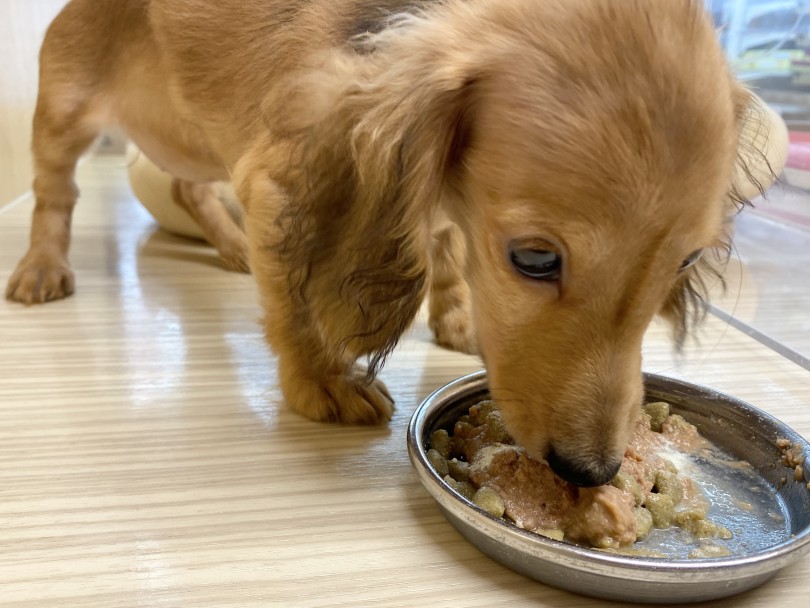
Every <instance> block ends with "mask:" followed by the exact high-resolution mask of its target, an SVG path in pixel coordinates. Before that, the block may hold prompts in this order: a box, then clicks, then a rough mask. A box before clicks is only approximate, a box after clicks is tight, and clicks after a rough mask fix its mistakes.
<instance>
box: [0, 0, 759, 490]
mask: <svg viewBox="0 0 810 608" xmlns="http://www.w3.org/2000/svg"><path fill="white" fill-rule="evenodd" d="M748 100H749V97H748V95H747V94H746V93H745V91H744V90H743V89H742V88H741V87H739V86H738V85H737V84H736V83H735V81H734V79H733V77H732V76H731V75H730V73H729V69H728V67H727V65H726V61H725V59H724V56H723V53H722V51H721V48H720V47H719V45H718V43H717V41H716V38H715V32H714V30H713V27H712V24H711V23H710V20H709V19H708V18H707V16H706V15H705V14H704V10H703V6H702V3H701V2H700V1H699V0H444V1H440V0H382V1H379V0H378V1H371V0H216V1H215V0H73V1H72V2H71V3H70V4H69V5H68V6H67V7H66V8H65V10H64V11H63V12H62V14H61V15H60V16H59V17H58V18H57V19H56V21H55V22H54V24H53V25H52V27H51V29H50V31H49V32H48V35H47V38H46V40H45V43H44V46H43V50H42V68H41V84H40V97H39V103H38V107H37V112H36V119H35V124H34V142H33V146H34V154H35V158H36V181H35V185H34V189H35V194H36V208H35V210H34V216H33V228H32V236H31V248H30V250H29V251H28V253H27V254H26V256H25V257H24V258H23V260H22V261H21V262H20V264H19V266H18V268H17V270H16V271H15V273H14V275H13V276H12V278H11V280H10V283H9V287H8V292H7V295H8V297H9V298H11V299H14V300H19V301H22V302H28V303H31V302H40V301H45V300H51V299H56V298H61V297H64V296H67V295H69V294H70V293H71V292H72V290H73V278H72V273H71V271H70V269H69V266H68V262H67V250H68V242H69V228H70V217H71V212H72V208H73V206H74V203H75V201H76V196H77V190H76V187H75V185H74V182H73V173H74V167H75V165H76V160H77V158H78V157H79V155H80V154H81V153H82V151H83V150H85V149H86V148H87V146H88V145H89V144H90V143H91V141H92V140H93V139H94V138H95V137H96V135H97V134H98V133H99V131H100V130H101V129H102V128H103V127H105V126H107V125H108V124H111V123H116V124H119V125H120V126H121V127H123V129H124V130H125V131H126V132H127V133H128V134H129V136H130V137H131V138H132V139H133V140H134V141H135V142H136V143H137V144H138V145H139V147H140V148H141V149H142V150H143V151H144V153H146V154H147V156H149V157H150V158H151V159H152V160H153V161H155V162H156V163H157V164H159V165H161V166H162V167H164V168H165V169H167V170H168V171H169V172H171V173H172V174H174V175H176V176H177V177H179V178H182V179H183V180H186V181H188V182H191V183H196V184H205V183H207V182H210V181H211V180H221V179H232V180H233V183H234V185H235V187H236V189H237V192H238V194H239V196H240V198H241V200H242V202H243V204H244V206H245V212H246V230H247V243H248V247H249V260H250V267H251V270H252V271H253V273H254V275H255V277H256V280H257V282H258V284H259V287H260V291H261V295H262V300H263V305H264V307H265V311H266V318H265V324H266V332H267V338H268V340H269V342H270V345H271V346H272V348H273V349H274V350H275V351H276V353H278V356H279V377H280V384H281V387H282V389H283V392H284V395H285V397H286V400H287V402H288V404H289V405H290V406H291V407H292V408H293V409H294V410H296V411H297V412H300V413H301V414H303V415H305V416H309V417H310V418H313V419H316V420H338V421H343V422H366V423H368V422H371V423H373V422H377V421H381V420H384V419H387V418H388V417H389V416H390V414H391V408H392V402H391V398H390V396H389V395H388V393H387V391H386V389H385V387H384V386H383V384H382V383H381V382H379V381H378V380H376V379H375V378H374V372H376V371H377V369H378V368H379V366H380V365H381V364H382V362H383V360H384V358H385V356H386V355H387V354H388V353H389V352H390V351H391V349H392V348H393V347H394V345H395V344H396V342H397V340H398V338H399V337H400V335H401V334H402V333H403V331H405V329H406V328H407V327H408V325H409V324H410V323H411V321H412V319H413V318H414V315H415V314H416V312H417V310H418V308H419V306H420V303H421V302H422V300H423V298H424V296H425V295H426V294H427V293H428V292H429V293H430V297H431V299H432V302H431V307H430V326H431V328H432V329H433V331H434V333H435V335H436V337H437V340H438V341H439V342H440V343H442V344H445V345H448V346H451V347H455V348H459V349H462V350H468V351H470V350H474V349H477V350H478V351H479V352H480V353H481V355H482V357H483V359H484V362H485V364H486V367H487V369H488V372H489V378H490V382H491V387H492V392H493V394H494V396H495V398H496V399H497V400H498V401H499V403H500V406H501V409H502V411H503V416H504V420H505V421H506V424H507V427H508V429H509V430H510V431H511V433H512V434H513V435H514V437H515V438H516V439H517V440H518V442H519V443H521V444H522V445H523V446H525V447H526V448H527V449H528V450H529V451H530V452H531V453H532V454H534V455H536V456H539V457H544V456H546V457H548V459H549V461H550V462H551V464H552V466H553V467H554V468H555V470H557V471H558V473H560V474H561V475H562V476H563V477H566V478H567V479H569V480H572V481H574V482H576V483H580V484H584V485H590V484H598V483H603V482H606V481H607V480H609V479H610V478H611V477H612V476H613V475H614V473H615V472H616V470H617V468H618V466H619V461H620V458H621V456H622V453H623V451H624V448H625V445H626V443H627V441H628V438H629V435H630V431H631V429H632V427H633V425H634V423H635V421H636V419H637V418H638V416H639V405H640V402H641V400H642V393H643V387H642V376H641V341H642V336H643V335H644V332H645V330H646V328H647V326H648V324H649V323H650V321H651V320H652V319H653V317H654V316H655V315H657V314H663V315H665V316H667V317H669V318H670V319H672V320H673V322H674V325H675V327H676V334H677V335H678V336H680V335H682V333H683V331H684V330H685V329H686V327H687V325H688V320H689V319H690V315H691V314H692V312H690V311H691V310H692V307H691V306H690V304H693V303H694V301H695V300H696V297H697V296H696V295H695V287H694V286H695V281H694V279H695V275H694V273H695V269H694V268H692V266H693V265H694V263H695V262H696V261H697V260H698V258H699V257H700V254H701V252H702V251H703V250H705V249H707V248H711V247H713V246H715V245H716V244H717V243H718V242H719V241H720V240H722V238H723V232H724V218H725V217H726V215H727V212H728V211H729V207H731V205H730V198H731V197H730V196H729V190H730V184H731V176H732V170H733V167H734V164H735V157H736V155H737V151H738V148H739V142H738V141H737V140H738V135H737V134H738V129H739V125H740V121H741V120H742V117H743V116H744V114H745V112H746V111H747V110H746V107H747V105H748ZM198 198H203V199H204V198H205V196H202V197H190V199H191V200H196V199H198ZM197 212H198V214H199V213H203V215H204V211H200V210H197ZM208 224H209V226H208V229H209V230H211V231H217V230H220V232H221V234H220V235H219V236H220V237H221V239H220V240H221V246H220V250H221V251H224V252H226V253H225V255H226V257H227V256H228V255H230V256H232V257H233V259H235V260H239V259H243V258H244V249H245V243H243V242H242V241H241V237H240V236H235V235H234V233H233V232H232V231H231V230H230V228H228V229H219V228H218V227H217V225H218V221H217V220H216V219H214V220H212V221H209V222H208ZM228 251H230V253H228ZM366 356H368V357H369V358H370V360H369V367H368V369H366V368H361V367H360V366H359V365H358V364H357V361H358V360H359V359H361V358H363V357H366Z"/></svg>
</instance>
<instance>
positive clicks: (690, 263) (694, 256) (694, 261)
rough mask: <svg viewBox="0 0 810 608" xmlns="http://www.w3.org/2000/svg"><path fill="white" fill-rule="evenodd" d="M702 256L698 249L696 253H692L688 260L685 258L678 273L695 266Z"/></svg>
mask: <svg viewBox="0 0 810 608" xmlns="http://www.w3.org/2000/svg"><path fill="white" fill-rule="evenodd" d="M702 255H703V250H702V249H698V250H697V251H695V252H694V253H692V255H690V256H689V257H688V258H686V259H685V260H684V261H683V264H681V267H680V269H679V270H680V272H683V271H684V270H686V269H687V268H690V267H692V266H694V265H695V264H697V261H698V260H699V259H700V256H702Z"/></svg>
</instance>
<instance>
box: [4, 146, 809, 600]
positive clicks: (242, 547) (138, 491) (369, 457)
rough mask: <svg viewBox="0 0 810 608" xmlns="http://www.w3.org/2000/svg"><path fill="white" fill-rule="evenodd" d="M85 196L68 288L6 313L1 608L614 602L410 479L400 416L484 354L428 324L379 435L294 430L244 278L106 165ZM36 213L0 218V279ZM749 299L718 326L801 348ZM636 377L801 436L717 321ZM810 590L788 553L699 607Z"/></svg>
mask: <svg viewBox="0 0 810 608" xmlns="http://www.w3.org/2000/svg"><path fill="white" fill-rule="evenodd" d="M79 181H80V185H81V187H82V189H83V198H82V200H81V202H80V204H79V206H78V208H77V212H76V217H75V222H74V223H75V230H74V241H73V249H72V255H71V259H72V263H73V267H74V269H75V270H76V275H77V282H78V292H77V294H76V295H75V296H74V297H72V298H70V299H68V300H65V301H63V302H58V303H52V304H48V305H46V306H39V307H31V308H25V307H22V306H19V305H15V304H11V303H8V302H0V344H2V348H0V605H2V606H3V607H4V608H23V607H25V608H44V607H51V606H55V607H60V608H61V607H73V606H81V607H93V608H118V607H133V608H135V607H139V608H143V607H147V608H150V607H177V608H191V607H195V608H198V607H199V608H231V607H237V606H238V607H262V608H266V607H269V606H291V607H299V606H301V607H319V606H346V607H366V606H377V607H386V608H387V607H393V606H406V607H419V608H423V607H425V606H438V607H448V608H449V607H451V606H452V607H459V606H469V607H482V608H483V607H486V608H491V607H493V606H510V607H519V606H533V607H537V606H546V607H549V608H561V607H563V606H565V607H566V608H568V607H572V608H573V607H577V606H583V607H584V606H603V605H604V606H615V604H607V603H602V602H599V601H595V600H589V599H586V598H582V597H579V596H576V595H572V594H569V593H565V592H561V591H558V590H555V589H553V588H550V587H546V586H544V585H541V584H539V583H536V582H534V581H531V580H529V579H526V578H524V577H522V576H520V575H517V574H515V573H513V572H511V571H509V570H507V569H505V568H503V567H501V566H499V565H498V564H497V563H495V562H492V561H490V560H489V559H488V558H486V557H484V556H482V555H481V554H480V553H478V551H477V550H476V549H474V548H473V547H472V546H470V545H469V544H468V543H467V542H466V541H464V540H463V539H462V538H461V537H460V536H459V535H458V534H457V533H456V532H455V531H454V530H453V529H452V528H451V527H450V525H449V524H448V523H447V522H446V521H445V520H444V518H443V517H442V515H441V513H440V512H439V510H438V507H437V506H436V505H435V503H434V502H433V501H432V499H431V498H429V496H428V495H427V493H426V492H425V491H424V490H423V489H422V487H421V486H420V485H419V483H418V481H417V479H416V476H415V474H414V473H413V472H412V470H411V467H410V464H409V462H408V459H407V455H406V448H405V430H406V426H407V422H408V419H409V417H410V414H411V412H412V411H413V409H414V408H415V407H416V405H417V404H418V403H419V401H420V400H421V399H422V398H423V397H425V396H426V395H427V394H428V393H429V392H431V391H432V390H433V389H435V388H437V387H438V386H440V385H441V384H442V383H444V382H446V381H448V380H450V379H452V378H455V377H457V376H459V375H461V374H465V373H467V372H471V371H474V370H477V369H479V362H478V361H477V360H475V359H473V358H470V357H466V356H463V355H459V354H455V353H451V352H448V351H445V350H442V349H440V348H438V347H436V346H434V345H433V344H432V343H431V342H430V336H429V332H428V331H427V329H426V327H425V325H424V323H423V322H421V323H419V324H418V325H417V327H416V328H415V329H414V330H413V331H412V332H411V333H410V334H409V335H408V337H407V339H406V340H405V341H404V342H403V344H402V345H401V347H400V348H399V350H398V351H397V352H396V354H395V355H394V356H393V357H392V358H391V360H390V363H389V364H388V366H387V367H386V369H385V371H384V373H383V378H384V379H385V380H386V381H387V382H388V386H389V387H390V389H391V392H392V393H393V395H394V396H395V398H396V400H397V403H398V409H397V412H396V415H395V417H394V419H393V421H392V422H391V424H390V425H389V426H388V427H386V428H376V429H369V428H364V429H358V428H339V427H337V426H328V425H321V424H316V423H313V422H309V421H307V420H303V419H301V418H299V417H297V416H296V415H294V414H292V413H290V412H289V411H287V410H286V409H285V408H284V407H283V405H282V404H281V403H280V399H279V394H278V391H277V389H276V387H275V384H274V381H275V371H274V370H275V361H274V358H273V356H272V355H271V354H269V353H268V351H267V349H266V348H265V345H264V343H263V340H262V336H261V333H260V329H259V325H258V323H257V319H258V318H259V315H260V310H259V307H258V304H257V295H256V291H255V288H254V286H253V284H252V281H251V278H250V277H249V276H244V275H238V274H231V273H228V272H226V271H224V270H222V269H221V268H220V267H219V264H218V261H217V258H216V257H215V255H214V253H213V252H212V250H210V249H209V248H207V247H205V246H202V245H199V244H195V243H191V242H188V241H183V240H181V239H178V238H175V237H171V236H168V235H166V234H164V233H162V232H160V231H157V230H156V229H155V228H154V226H153V225H152V223H151V221H150V219H149V217H148V216H147V215H146V214H145V212H144V211H143V210H142V209H141V208H140V207H139V205H138V204H137V203H136V202H135V201H134V200H133V199H132V196H131V194H130V192H129V189H128V187H127V185H126V179H125V168H124V165H123V162H122V161H121V160H120V159H118V158H96V159H93V160H91V161H89V162H87V163H86V164H85V165H84V166H83V168H82V169H81V171H80V177H79ZM30 210H31V203H30V201H22V202H20V203H18V204H16V205H15V206H13V207H11V208H6V209H3V210H2V211H0V283H2V284H3V285H5V281H6V279H7V278H8V275H9V274H10V272H11V270H12V268H13V265H14V264H15V262H16V260H17V258H18V256H19V255H21V254H22V253H23V251H24V249H25V246H26V241H27V231H28V225H29V214H30ZM749 228H751V231H753V230H754V229H755V228H756V226H754V227H753V228H752V227H751V226H750V225H749V226H746V230H748V229H749ZM749 232H750V231H749ZM747 234H748V232H747ZM749 236H750V234H749ZM757 253H758V255H759V254H761V255H763V256H767V255H770V254H769V252H768V250H767V248H765V249H763V251H758V252H757ZM774 255H776V252H775V253H774ZM744 261H746V262H747V260H745V258H744ZM757 264H760V265H767V264H771V265H773V266H774V267H781V264H782V261H780V260H779V259H776V258H774V259H762V258H760V259H759V261H758V262H757ZM738 270H739V272H741V273H746V274H747V276H749V278H751V276H752V271H751V270H749V269H748V267H747V266H746V265H745V264H744V265H743V266H742V267H739V268H738ZM803 272H804V275H803V278H802V279H801V280H799V281H798V283H799V287H797V289H801V285H805V288H806V285H807V283H808V281H807V278H808V276H810V274H808V272H810V271H808V267H807V265H806V264H805V266H804V269H803ZM754 274H755V273H754ZM757 276H759V275H757ZM766 278H767V277H766ZM758 281H759V280H758V279H756V280H753V279H752V280H749V281H747V282H743V284H742V286H741V287H740V289H739V290H736V292H735V293H734V297H733V304H734V306H735V307H736V308H735V309H739V310H740V311H743V312H745V314H749V313H750V314H751V315H753V317H752V318H755V320H758V321H760V322H761V321H762V319H766V318H767V317H768V315H769V314H772V315H773V318H771V319H770V320H769V321H768V322H769V323H772V324H773V325H774V326H777V327H779V329H780V331H782V332H784V334H785V335H786V336H789V335H791V334H793V333H796V332H799V331H804V332H806V329H807V328H806V327H805V326H803V327H802V329H801V330H800V328H799V327H792V326H791V324H794V323H803V322H806V321H807V319H808V315H810V309H808V308H805V309H804V312H799V314H796V315H793V316H790V315H785V314H784V311H783V310H781V309H779V308H778V307H777V309H776V310H775V311H772V313H769V310H770V309H769V308H768V307H770V306H772V304H773V303H772V302H771V300H770V299H769V298H768V297H766V293H767V292H768V291H769V286H768V285H767V284H766V283H767V281H765V283H763V282H758ZM805 295H807V294H805ZM808 301H810V298H808V299H805V300H804V305H805V306H807V302H808ZM722 306H726V303H722ZM806 336H807V333H805V337H806ZM797 347H800V348H803V347H801V345H798V344H797ZM645 368H646V369H647V370H649V371H654V372H661V373H665V374H669V375H673V376H677V377H684V378H687V379H689V380H692V381H695V382H700V383H705V384H710V385H712V386H715V387H717V388H719V389H721V390H724V391H727V392H730V393H733V394H735V395H737V396H739V397H741V398H743V399H746V400H748V401H750V402H752V403H754V404H755V405H757V406H759V407H761V408H763V409H765V410H767V411H768V412H770V413H772V414H775V415H776V416H778V417H780V418H782V419H783V420H784V421H786V422H787V423H788V424H790V425H791V426H793V427H794V428H796V429H797V430H798V431H799V432H801V433H802V434H803V435H804V436H806V437H810V371H808V370H807V369H805V368H803V367H801V366H800V365H797V364H796V363H794V362H792V361H790V360H788V359H787V358H785V357H784V356H782V355H781V354H779V353H777V352H775V351H774V350H772V349H770V348H767V347H766V346H764V345H763V344H762V343H760V342H758V341H757V340H755V339H753V338H751V337H749V336H748V335H746V334H745V333H744V332H743V331H741V330H739V329H737V328H735V327H733V326H730V325H729V324H728V323H727V322H725V321H722V320H720V319H718V318H715V317H710V318H709V320H708V322H707V323H706V325H705V328H704V330H703V331H702V333H701V346H700V347H691V348H690V349H688V351H687V353H686V355H685V356H684V357H682V358H680V359H678V360H675V359H673V356H672V353H671V350H670V345H669V342H668V341H667V335H666V331H665V330H664V329H663V328H661V327H657V326H656V327H653V328H652V329H651V330H650V333H649V336H648V339H647V341H646V344H645ZM808 594H810V558H805V559H803V560H802V561H801V562H800V563H796V564H795V565H793V566H791V567H788V568H786V569H785V570H783V571H782V572H781V573H780V574H779V575H778V577H777V578H776V579H775V580H773V581H772V582H770V583H769V584H767V585H765V586H763V587H761V588H759V589H757V590H755V591H753V592H750V593H748V594H746V595H743V596H741V597H738V598H732V599H729V600H726V601H721V602H715V603H713V604H711V605H712V606H723V607H729V608H730V607H734V608H738V607H753V606H758V607H763V608H764V607H771V606H776V605H779V606H781V607H783V608H784V607H796V608H798V607H800V606H801V607H805V606H806V605H807V596H808Z"/></svg>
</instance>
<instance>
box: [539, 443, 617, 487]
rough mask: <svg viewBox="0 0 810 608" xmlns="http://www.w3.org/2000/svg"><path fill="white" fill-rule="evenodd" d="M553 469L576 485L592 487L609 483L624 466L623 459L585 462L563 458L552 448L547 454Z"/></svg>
mask: <svg viewBox="0 0 810 608" xmlns="http://www.w3.org/2000/svg"><path fill="white" fill-rule="evenodd" d="M546 460H548V464H549V466H550V467H551V470H552V471H554V472H555V473H556V474H557V475H559V476H560V477H562V478H563V479H564V480H565V481H568V482H570V483H572V484H574V485H575V486H581V487H583V488H592V487H594V486H601V485H603V484H606V483H608V482H609V481H610V480H611V479H613V478H614V477H616V473H618V472H619V468H620V467H621V466H622V461H621V460H609V461H602V462H592V463H588V464H583V463H581V462H578V461H575V460H572V459H569V458H563V457H562V456H560V455H559V454H558V453H557V452H556V451H555V450H554V449H551V450H550V451H549V453H548V456H546Z"/></svg>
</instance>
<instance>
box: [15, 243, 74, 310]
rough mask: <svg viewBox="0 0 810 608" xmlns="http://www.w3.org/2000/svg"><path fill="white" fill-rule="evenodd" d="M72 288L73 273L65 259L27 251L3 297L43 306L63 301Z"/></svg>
mask: <svg viewBox="0 0 810 608" xmlns="http://www.w3.org/2000/svg"><path fill="white" fill-rule="evenodd" d="M74 289H75V281H74V277H73V271H72V270H71V269H70V266H69V265H68V263H67V260H66V259H65V258H64V257H62V256H59V255H53V254H43V253H34V252H30V251H29V252H28V253H27V254H26V255H25V257H24V258H23V259H22V260H20V263H19V264H17V268H16V270H14V274H12V275H11V278H10V279H9V281H8V285H7V286H6V298H7V299H9V300H13V301H15V302H22V303H23V304H42V303H44V302H50V301H51V300H60V299H62V298H66V297H68V296H69V295H71V294H72V293H73V291H74Z"/></svg>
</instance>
